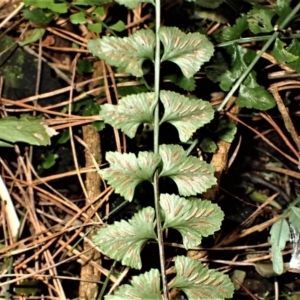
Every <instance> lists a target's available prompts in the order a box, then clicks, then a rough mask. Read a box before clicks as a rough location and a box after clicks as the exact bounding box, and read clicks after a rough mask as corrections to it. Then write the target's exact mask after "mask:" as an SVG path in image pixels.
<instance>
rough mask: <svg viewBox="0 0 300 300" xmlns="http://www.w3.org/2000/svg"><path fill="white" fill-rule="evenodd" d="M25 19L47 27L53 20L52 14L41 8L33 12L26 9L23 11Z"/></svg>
mask: <svg viewBox="0 0 300 300" xmlns="http://www.w3.org/2000/svg"><path fill="white" fill-rule="evenodd" d="M23 14H24V17H25V18H26V19H28V20H30V21H31V22H33V23H35V24H43V25H47V24H49V23H50V22H51V20H52V18H53V14H52V13H46V12H45V11H44V10H43V9H41V8H35V9H33V10H30V9H24V11H23Z"/></svg>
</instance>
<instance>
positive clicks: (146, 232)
mask: <svg viewBox="0 0 300 300" xmlns="http://www.w3.org/2000/svg"><path fill="white" fill-rule="evenodd" d="M154 215H155V213H154V209H153V208H152V207H146V208H143V209H142V210H141V211H139V212H137V213H136V214H135V215H134V216H133V217H132V218H131V219H130V220H129V221H128V222H127V221H124V220H122V221H121V222H115V223H114V224H112V225H108V226H107V227H105V228H102V229H100V230H99V231H98V232H97V234H96V235H94V236H93V238H92V239H93V242H94V243H95V245H96V246H97V247H99V248H100V250H101V251H102V252H103V253H104V254H105V255H107V256H109V257H110V258H112V259H115V260H117V261H121V262H122V264H123V265H125V266H129V267H131V268H135V269H141V267H142V262H141V256H140V253H141V249H142V247H143V245H144V244H145V243H146V242H147V241H148V240H150V239H156V234H155V232H154V229H153V228H154V225H153V220H154Z"/></svg>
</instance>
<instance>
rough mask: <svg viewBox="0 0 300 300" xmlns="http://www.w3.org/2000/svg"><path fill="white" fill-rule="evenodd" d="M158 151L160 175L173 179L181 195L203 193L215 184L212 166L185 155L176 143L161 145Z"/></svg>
mask: <svg viewBox="0 0 300 300" xmlns="http://www.w3.org/2000/svg"><path fill="white" fill-rule="evenodd" d="M159 153H160V155H161V158H162V161H163V169H162V171H161V173H160V174H159V176H160V177H163V176H166V177H170V178H171V179H173V180H174V181H175V183H176V185H177V188H178V191H179V194H180V195H182V196H191V195H196V194H197V193H203V192H205V191H206V190H207V189H208V188H210V187H211V186H212V185H214V184H216V178H215V177H214V167H213V166H211V165H209V164H207V163H206V162H204V161H200V160H199V159H198V158H197V157H194V156H187V155H186V153H185V151H184V149H183V148H182V147H181V146H178V145H161V146H160V148H159Z"/></svg>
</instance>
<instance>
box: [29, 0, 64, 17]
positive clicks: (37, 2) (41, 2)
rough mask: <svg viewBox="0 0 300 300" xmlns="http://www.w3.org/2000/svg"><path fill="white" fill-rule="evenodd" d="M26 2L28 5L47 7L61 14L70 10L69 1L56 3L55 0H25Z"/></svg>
mask: <svg viewBox="0 0 300 300" xmlns="http://www.w3.org/2000/svg"><path fill="white" fill-rule="evenodd" d="M24 4H26V5H28V6H35V7H40V8H47V9H50V10H52V11H53V12H57V13H59V14H64V13H66V12H67V11H68V6H67V3H55V2H54V0H24Z"/></svg>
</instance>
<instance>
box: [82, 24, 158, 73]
mask: <svg viewBox="0 0 300 300" xmlns="http://www.w3.org/2000/svg"><path fill="white" fill-rule="evenodd" d="M154 46H155V35H154V33H153V31H152V30H150V29H142V30H139V31H137V32H135V33H134V34H133V35H131V36H130V37H124V38H118V37H107V36H104V37H103V38H102V39H95V40H89V41H88V44H87V48H88V50H89V51H90V52H91V53H92V54H93V55H94V56H97V57H99V58H101V59H103V60H105V61H106V62H107V63H108V64H110V65H112V66H115V67H121V68H123V69H124V71H125V72H127V73H130V74H132V75H134V76H137V77H141V76H143V75H144V73H143V69H142V64H143V62H144V61H145V60H147V59H149V60H151V61H153V56H154V54H153V53H154Z"/></svg>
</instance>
